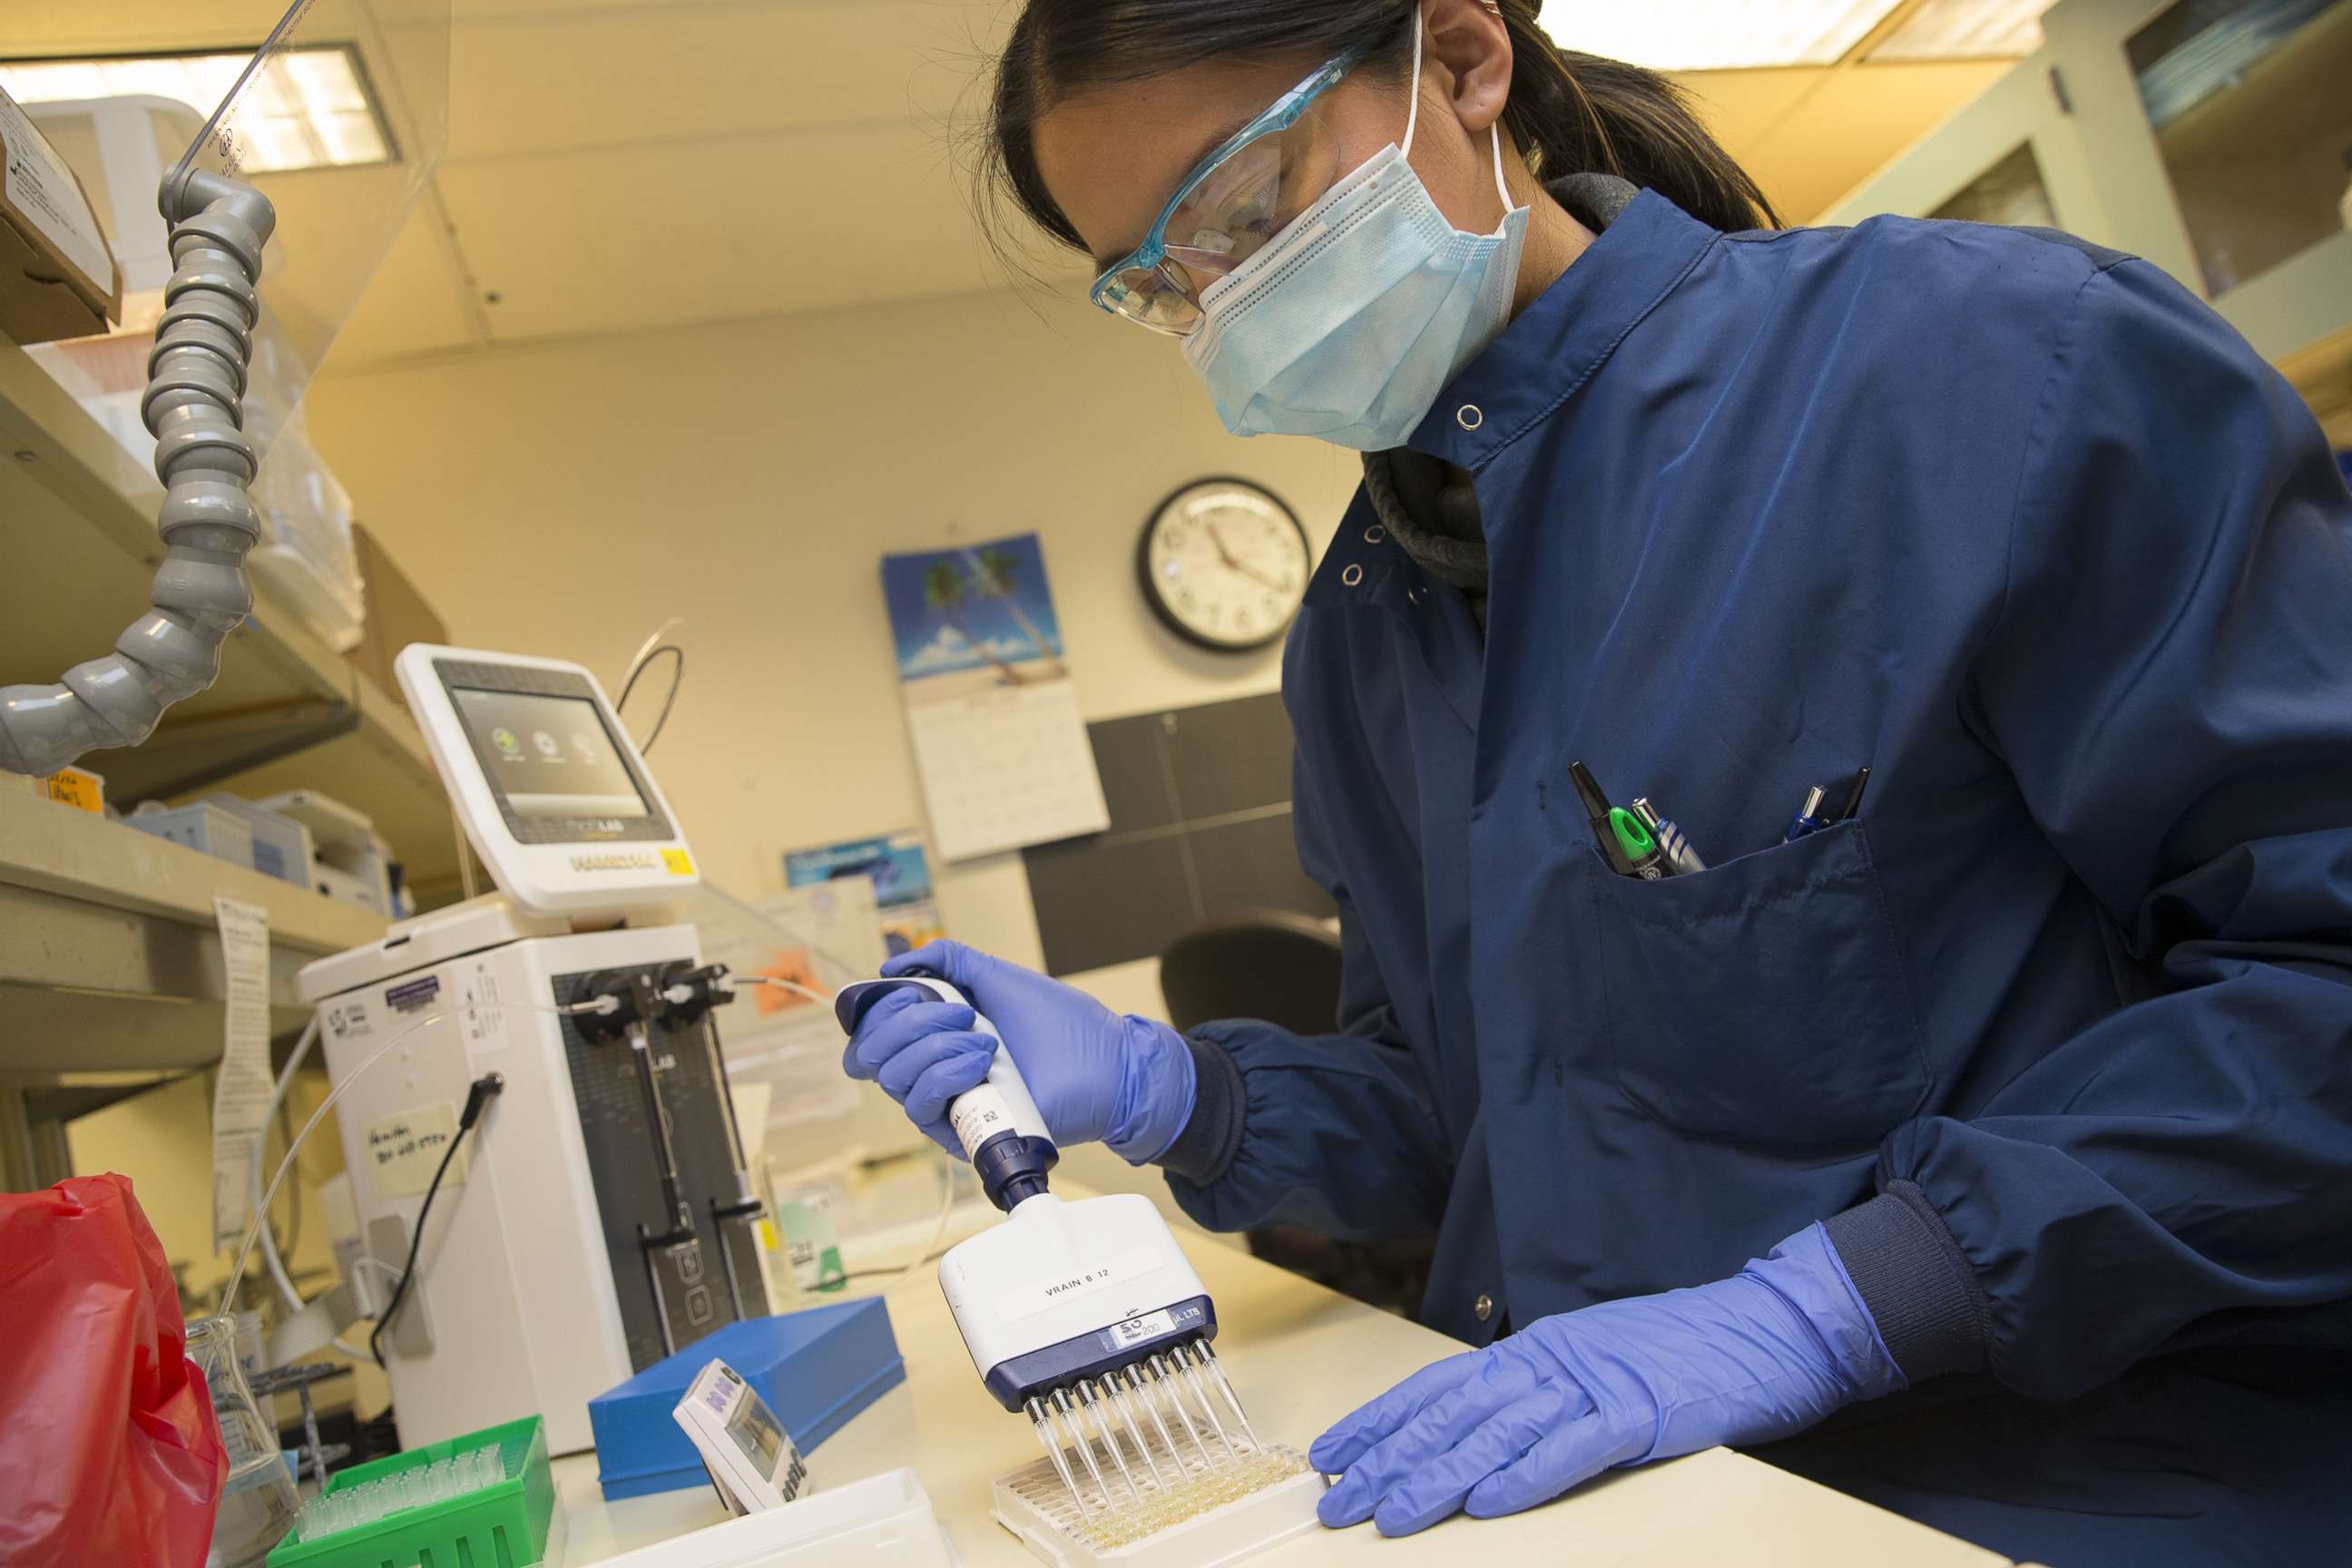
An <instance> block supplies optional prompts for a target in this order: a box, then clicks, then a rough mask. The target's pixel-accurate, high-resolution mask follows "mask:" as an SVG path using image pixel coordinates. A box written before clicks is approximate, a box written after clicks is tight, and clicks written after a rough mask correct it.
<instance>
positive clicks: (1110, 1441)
mask: <svg viewBox="0 0 2352 1568" xmlns="http://www.w3.org/2000/svg"><path fill="white" fill-rule="evenodd" d="M1078 1403H1079V1404H1080V1405H1085V1406H1086V1410H1087V1415H1091V1416H1093V1417H1094V1423H1095V1426H1096V1429H1097V1430H1098V1431H1099V1432H1101V1434H1102V1439H1103V1444H1104V1446H1105V1447H1108V1449H1109V1450H1110V1462H1111V1463H1112V1464H1114V1465H1117V1466H1118V1479H1121V1480H1123V1481H1125V1482H1126V1483H1127V1491H1128V1495H1129V1497H1132V1498H1133V1499H1135V1500H1136V1501H1138V1502H1141V1501H1142V1500H1143V1489H1142V1488H1141V1487H1139V1486H1137V1485H1136V1484H1135V1472H1134V1471H1133V1470H1130V1469H1129V1468H1127V1456H1126V1455H1125V1454H1123V1453H1121V1452H1119V1447H1118V1433H1116V1432H1114V1431H1112V1430H1111V1426H1110V1421H1109V1420H1108V1417H1106V1416H1105V1415H1103V1407H1102V1400H1101V1397H1100V1396H1099V1395H1098V1394H1096V1392H1095V1386H1094V1384H1091V1383H1081V1384H1078Z"/></svg>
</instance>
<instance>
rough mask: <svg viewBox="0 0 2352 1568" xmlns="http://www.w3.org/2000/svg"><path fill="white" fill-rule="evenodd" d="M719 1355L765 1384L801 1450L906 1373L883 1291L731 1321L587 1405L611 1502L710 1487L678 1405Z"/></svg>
mask: <svg viewBox="0 0 2352 1568" xmlns="http://www.w3.org/2000/svg"><path fill="white" fill-rule="evenodd" d="M714 1361H723V1362H725V1363H727V1364H728V1365H729V1366H730V1367H733V1368H734V1369H735V1371H736V1372H737V1373H740V1374H741V1376H742V1378H743V1381H744V1382H746V1383H748V1384H751V1386H752V1387H753V1388H755V1389H757V1390H759V1394H760V1397H761V1399H764V1400H766V1401H767V1402H768V1408H769V1409H771V1410H772V1411H774V1412H775V1413H776V1419H777V1420H778V1421H779V1422H781V1423H782V1425H783V1428H784V1430H785V1431H786V1432H788V1433H790V1434H791V1435H792V1439H793V1442H794V1443H795V1444H797V1445H798V1446H799V1447H800V1451H801V1452H802V1453H803V1454H809V1453H812V1452H814V1450H815V1448H816V1447H817V1445H818V1444H820V1443H823V1442H824V1440H825V1439H826V1438H827V1437H830V1436H833V1435H834V1434H835V1432H838V1431H839V1430H841V1428H842V1426H844V1424H845V1423H846V1422H847V1421H848V1420H849V1418H850V1417H851V1416H853V1415H856V1414H857V1413H858V1412H859V1411H861V1410H863V1409H865V1408H866V1406H867V1405H871V1404H873V1403H874V1401H875V1400H877V1399H878V1398H880V1397H881V1396H882V1395H883V1394H885V1393H887V1391H889V1390H890V1389H892V1388H894V1387H896V1386H897V1385H898V1384H900V1383H902V1382H904V1381H905V1380H906V1376H907V1363H906V1362H905V1361H904V1360H903V1359H902V1358H901V1357H900V1356H899V1354H898V1339H897V1337H896V1336H895V1335H893V1334H892V1333H891V1331H890V1313H889V1310H888V1309H887V1307H885V1306H884V1305H883V1304H882V1299H881V1298H880V1297H879V1296H873V1297H868V1298H866V1300H861V1301H839V1302H832V1303H828V1304H827V1305H825V1306H822V1307H810V1308H808V1309H806V1310H803V1311H798V1312H787V1313H784V1314H782V1315H781V1316H778V1317H773V1318H752V1319H750V1320H748V1321H743V1322H740V1323H730V1324H728V1325H727V1326H726V1327H725V1328H723V1329H720V1330H719V1331H718V1332H717V1333H714V1334H711V1335H709V1336H708V1337H706V1338H704V1339H699V1340H697V1341H696V1342H694V1343H693V1344H690V1345H688V1347H687V1348H686V1349H684V1350H682V1351H680V1352H677V1354H676V1355H674V1356H670V1357H668V1358H667V1359H666V1360H662V1361H657V1362H656V1363H654V1364H653V1365H651V1366H649V1367H647V1368H646V1370H645V1371H643V1372H641V1373H637V1375H636V1376H635V1377H633V1378H631V1379H629V1381H628V1382H626V1383H624V1384H621V1385H620V1386H618V1387H617V1388H614V1389H612V1390H610V1391H609V1392H607V1393H604V1394H598V1395H597V1396H596V1397H595V1398H593V1399H592V1400H590V1401H589V1402H588V1425H589V1427H590V1429H591V1430H593V1432H594V1433H595V1435H596V1465H597V1478H596V1479H597V1482H598V1484H599V1485H601V1486H602V1487H603V1488H604V1496H605V1498H606V1499H607V1500H618V1499H621V1498H632V1497H643V1496H645V1495H646V1493H648V1492H664V1491H676V1490H678V1489H682V1488H687V1487H703V1486H708V1485H709V1484H710V1479H709V1475H708V1474H707V1473H706V1472H705V1471H704V1469H703V1468H702V1456H701V1455H700V1454H698V1452H696V1450H695V1447H694V1442H693V1439H691V1438H689V1437H688V1436H687V1435H686V1434H685V1432H684V1431H682V1430H680V1429H679V1426H678V1424H677V1419H676V1417H675V1416H674V1415H672V1412H674V1411H675V1410H676V1409H677V1402H678V1401H679V1400H681V1399H683V1398H685V1397H686V1390H687V1385H688V1384H691V1383H692V1382H693V1381H694V1376H695V1373H698V1372H700V1371H701V1370H702V1369H703V1368H704V1367H706V1366H708V1365H709V1364H710V1363H712V1362H714Z"/></svg>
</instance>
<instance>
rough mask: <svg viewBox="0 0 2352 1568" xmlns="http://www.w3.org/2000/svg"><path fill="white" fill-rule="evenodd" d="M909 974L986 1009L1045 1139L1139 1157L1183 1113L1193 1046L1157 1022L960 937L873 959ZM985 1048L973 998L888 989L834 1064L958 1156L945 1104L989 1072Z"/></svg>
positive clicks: (1154, 1153) (1179, 1125) (990, 1049)
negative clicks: (931, 997)
mask: <svg viewBox="0 0 2352 1568" xmlns="http://www.w3.org/2000/svg"><path fill="white" fill-rule="evenodd" d="M918 972H920V973H927V974H933V975H937V976H938V977H939V978H940V979H941V980H944V981H946V982H947V983H948V984H950V985H953V986H954V987H955V988H956V989H957V990H959V991H961V992H962V993H963V994H965V995H966V996H969V997H971V1000H972V1003H973V1005H974V1006H977V1007H978V1008H979V1009H980V1011H982V1013H985V1014H987V1015H988V1021H989V1022H990V1023H992V1024H994V1025H995V1026H996V1031H997V1033H998V1034H1000V1035H1002V1036H1003V1037H1004V1045H1005V1048H1006V1049H1007V1050H1009V1051H1011V1052H1012V1053H1013V1065H1015V1066H1016V1067H1018V1068H1020V1069H1021V1076H1022V1078H1023V1079H1024V1080H1025V1081H1026V1082H1027V1083H1028V1085H1029V1096H1030V1098H1031V1099H1033V1100H1035V1101H1036V1102H1037V1110H1038V1112H1039V1114H1041V1115H1042V1116H1044V1117H1045V1130H1046V1131H1048V1132H1050V1133H1052V1134H1053V1135H1054V1142H1056V1143H1087V1142H1096V1141H1097V1140H1099V1141H1100V1142H1104V1143H1108V1145H1110V1150H1111V1152H1113V1153H1114V1154H1117V1155H1118V1156H1119V1157H1120V1158H1122V1159H1124V1160H1127V1161H1129V1163H1134V1164H1142V1163H1144V1162H1145V1161H1147V1160H1151V1159H1154V1158H1157V1157H1158V1156H1159V1155H1160V1154H1161V1153H1163V1152H1166V1150H1167V1148H1168V1146H1169V1145H1170V1144H1171V1143H1173V1142H1176V1135H1177V1134H1178V1133H1180V1132H1181V1131H1184V1123H1185V1122H1186V1121H1189V1120H1191V1118H1192V1099H1193V1094H1194V1089H1193V1079H1192V1048H1191V1047H1188V1046H1187V1045H1185V1043H1184V1040H1183V1037H1181V1035H1179V1034H1177V1033H1176V1031H1175V1030H1173V1029H1171V1028H1170V1027H1169V1026H1167V1025H1165V1024H1159V1023H1154V1022H1152V1021H1151V1020H1150V1019H1148V1018H1138V1017H1134V1016H1125V1017H1122V1016H1119V1015H1118V1014H1117V1013H1114V1012H1112V1011H1111V1010H1110V1009H1109V1008H1108V1007H1106V1006H1104V1005H1102V1004H1101V1003H1099V1002H1097V1001H1096V1000H1095V999H1094V998H1093V997H1091V996H1089V995H1087V994H1086V993H1085V992H1083V991H1079V990H1076V989H1074V988H1072V987H1070V986H1067V985H1065V984H1062V983H1061V982H1060V981H1058V980H1049V979H1047V978H1046V977H1045V975H1042V974H1039V973H1036V972H1035V971H1034V970H1030V969H1024V968H1022V967H1021V966H1020V965H1019V964H1017V963H1005V962H1004V961H1003V960H1002V959H996V958H991V957H989V956H988V955H987V954H986V953H984V952H974V951H973V950H972V949H971V948H968V947H966V946H964V945H963V944H962V943H961V942H932V943H930V944H929V946H926V947H919V948H917V949H916V950H915V951H914V952H908V953H901V954H900V955H899V956H898V957H897V958H894V959H891V960H890V961H889V962H888V963H885V964H884V965H883V966H882V973H884V974H885V975H887V976H889V977H891V978H896V977H898V975H902V974H908V973H918ZM995 1048H996V1043H995V1041H993V1040H992V1039H990V1038H989V1037H987V1036H986V1035H983V1034H979V1033H976V1032H974V1031H973V1029H972V1009H971V1007H959V1006H955V1005H952V1004H950V1003H945V1002H926V1001H923V1000H920V999H919V996H918V995H917V994H916V993H914V992H912V991H898V992H893V993H891V994H888V995H887V996H884V997H883V998H882V999H881V1000H880V1001H878V1002H877V1003H875V1004H874V1005H873V1007H872V1008H871V1009H869V1010H868V1011H867V1013H866V1016H865V1017H864V1018H863V1019H862V1020H860V1022H859V1024H858V1026H857V1033H856V1035H855V1036H853V1037H851V1038H850V1041H849V1048H848V1049H847V1050H846V1051H845V1053H844V1054H843V1056H842V1059H841V1065H842V1068H843V1069H844V1070H845V1071H846V1072H847V1073H848V1074H849V1076H850V1077H852V1078H866V1079H873V1080H874V1081H875V1082H877V1083H878V1084H880V1085H881V1086H882V1089H883V1091H884V1092H885V1093H887V1094H888V1095H889V1096H890V1098H891V1099H893V1100H897V1101H898V1103H899V1104H900V1105H901V1106H903V1107H905V1108H906V1111H907V1116H908V1120H910V1121H913V1122H914V1123H915V1125H916V1126H918V1127H919V1128H921V1129H922V1130H923V1131H925V1132H927V1133H929V1135H930V1136H931V1138H932V1140H933V1141H934V1142H937V1143H938V1144H939V1145H940V1147H941V1148H943V1149H945V1150H947V1152H949V1153H950V1154H958V1155H961V1153H962V1152H963V1149H962V1146H961V1144H959V1143H958V1142H956V1136H955V1132H954V1131H953V1130H952V1129H951V1128H950V1127H949V1125H948V1121H947V1110H948V1106H949V1105H950V1103H951V1102H952V1101H953V1100H955V1098H956V1097H957V1096H958V1095H960V1094H961V1093H963V1092H964V1091H965V1090H966V1089H971V1088H972V1087H973V1086H974V1085H976V1084H978V1083H979V1082H980V1081H981V1079H984V1078H986V1077H987V1076H988V1064H989V1059H990V1058H991V1057H992V1055H993V1053H994V1051H995Z"/></svg>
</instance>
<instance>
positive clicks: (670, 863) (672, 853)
mask: <svg viewBox="0 0 2352 1568" xmlns="http://www.w3.org/2000/svg"><path fill="white" fill-rule="evenodd" d="M661 855H662V864H663V865H665V866H667V867H668V868H669V874H670V875H671V876H673V877H691V876H693V875H694V862H693V860H691V859H690V858H688V856H687V853H686V851H685V850H683V849H665V850H663V851H662V852H661Z"/></svg>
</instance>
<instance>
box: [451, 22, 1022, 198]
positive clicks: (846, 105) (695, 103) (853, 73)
mask: <svg viewBox="0 0 2352 1568" xmlns="http://www.w3.org/2000/svg"><path fill="white" fill-rule="evenodd" d="M994 15H995V9H994V7H992V6H989V5H966V4H962V3H961V0H953V3H948V4H942V3H940V0H824V3H821V4H793V5H757V6H746V5H725V6H708V5H668V6H661V7H658V8H633V9H627V10H622V9H614V8H604V9H594V10H571V11H565V12H562V13H560V14H538V13H530V14H523V15H516V16H503V17H497V18H492V19H488V20H481V21H467V22H464V23H461V24H460V25H459V26H458V27H457V35H456V37H455V40H454V42H453V44H452V46H451V50H450V56H451V58H450V70H451V78H452V80H451V87H450V99H451V102H450V116H449V120H450V127H449V128H450V148H449V151H450V156H451V157H452V158H453V159H458V160H464V159H470V158H482V157H493V156H501V155H506V154H511V153H533V152H545V151H549V150H551V149H555V148H560V147H603V146H611V145H614V144H616V143H621V142H663V141H672V140H677V139H680V138H688V137H696V136H727V135H740V134H743V133H746V132H764V131H776V130H783V129H788V128H794V127H813V126H839V125H843V124H845V123H858V122H865V121H875V120H908V119H925V120H929V121H934V122H937V121H940V120H942V119H943V118H944V117H945V116H946V115H947V114H948V113H949V112H950V110H952V109H953V108H954V106H955V104H956V101H957V100H958V98H959V97H960V96H961V95H962V94H964V93H965V92H967V91H968V89H969V88H970V86H971V72H972V71H973V70H974V69H975V68H977V66H978V65H979V63H980V62H981V61H982V60H984V59H986V58H988V56H989V52H990V47H991V42H990V40H991V37H992V34H991V33H990V28H991V26H992V17H993V16H994Z"/></svg>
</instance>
